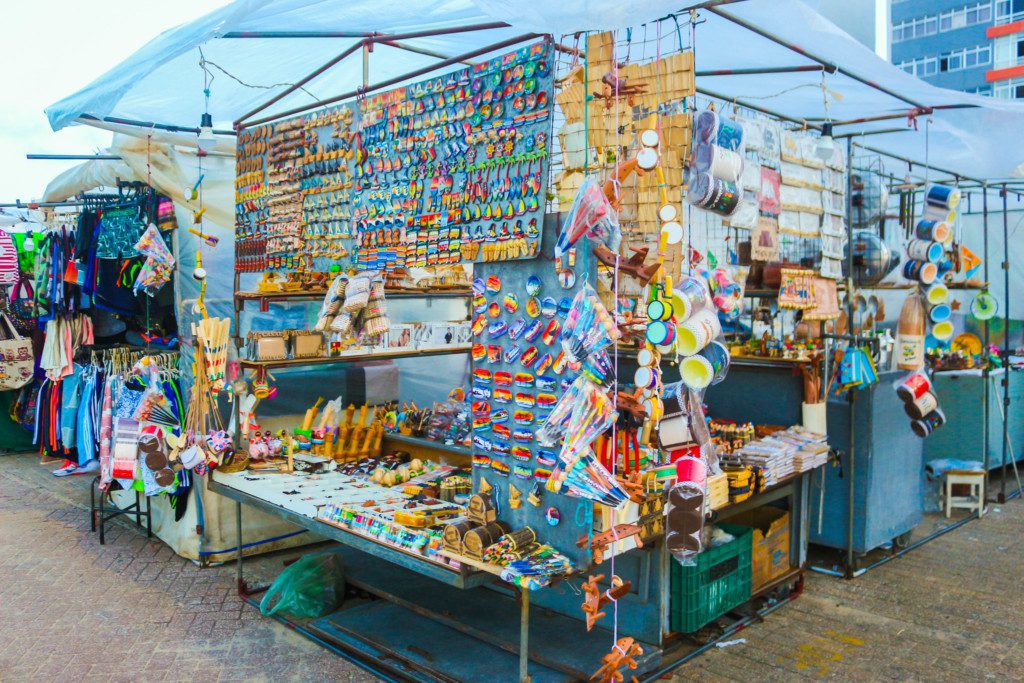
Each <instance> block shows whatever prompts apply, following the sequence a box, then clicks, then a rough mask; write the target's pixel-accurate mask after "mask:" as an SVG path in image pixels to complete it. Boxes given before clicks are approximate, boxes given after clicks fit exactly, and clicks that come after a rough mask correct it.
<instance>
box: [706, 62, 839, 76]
mask: <svg viewBox="0 0 1024 683" xmlns="http://www.w3.org/2000/svg"><path fill="white" fill-rule="evenodd" d="M802 71H825V72H828V73H830V74H832V73H835V72H836V70H835V67H834V66H831V65H829V64H802V65H800V66H755V67H750V68H746V69H709V70H707V71H695V72H694V74H693V75H694V76H695V77H696V76H758V75H761V74H786V73H799V72H802Z"/></svg>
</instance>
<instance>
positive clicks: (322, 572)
mask: <svg viewBox="0 0 1024 683" xmlns="http://www.w3.org/2000/svg"><path fill="white" fill-rule="evenodd" d="M275 596H276V597H278V600H277V602H276V603H274V604H273V605H271V603H273V602H274V598H275ZM344 599H345V571H344V568H343V567H342V564H341V557H339V556H338V554H337V553H331V552H326V553H316V554H315V555H306V556H305V557H303V558H302V559H300V560H299V561H298V562H296V563H295V564H293V565H291V566H290V567H288V568H287V569H285V570H284V571H283V572H281V575H280V576H278V577H277V578H276V579H275V580H274V583H273V584H271V586H270V588H269V589H268V590H267V593H266V595H264V596H263V600H261V601H260V612H261V613H262V614H263V616H268V615H270V614H275V613H277V612H282V613H284V614H287V615H288V616H290V617H321V616H323V615H325V614H328V613H330V612H334V611H335V610H337V609H338V608H339V607H340V606H341V603H342V602H343V601H344Z"/></svg>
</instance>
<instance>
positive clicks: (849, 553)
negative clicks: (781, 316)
mask: <svg viewBox="0 0 1024 683" xmlns="http://www.w3.org/2000/svg"><path fill="white" fill-rule="evenodd" d="M846 169H847V170H846V252H847V255H846V268H847V271H846V319H847V321H849V325H850V331H851V333H852V332H853V327H852V326H853V216H852V215H851V214H852V213H853V172H852V169H853V138H846ZM836 331H837V332H838V330H836ZM850 343H852V342H850ZM846 400H847V401H849V404H850V410H849V420H850V425H849V428H850V436H849V440H848V448H849V454H848V455H847V463H848V465H849V466H848V468H847V469H848V470H849V472H848V475H849V476H848V479H847V481H846V491H847V497H848V500H847V520H846V566H845V567H844V573H845V575H846V578H848V579H852V578H853V575H854V559H853V514H854V495H855V493H856V491H855V490H854V478H855V473H856V460H857V456H856V454H855V452H854V448H856V445H857V440H856V431H857V430H856V426H855V425H854V420H855V419H856V416H857V408H856V401H857V392H855V391H850V392H848V395H847V399H846Z"/></svg>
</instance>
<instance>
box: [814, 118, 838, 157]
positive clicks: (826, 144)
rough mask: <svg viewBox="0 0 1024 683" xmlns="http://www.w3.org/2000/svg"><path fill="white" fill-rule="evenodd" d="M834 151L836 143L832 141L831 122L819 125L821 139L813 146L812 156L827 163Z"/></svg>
mask: <svg viewBox="0 0 1024 683" xmlns="http://www.w3.org/2000/svg"><path fill="white" fill-rule="evenodd" d="M835 151H836V143H835V141H834V140H833V139H832V122H831V121H826V122H825V123H823V124H821V137H820V138H818V142H817V144H815V145H814V156H816V157H818V158H819V159H821V160H822V161H828V160H829V159H831V158H832V155H833V154H834V153H835Z"/></svg>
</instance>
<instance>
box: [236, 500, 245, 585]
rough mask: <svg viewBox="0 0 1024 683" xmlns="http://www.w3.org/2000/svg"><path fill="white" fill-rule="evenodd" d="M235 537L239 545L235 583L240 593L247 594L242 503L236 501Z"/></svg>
mask: <svg viewBox="0 0 1024 683" xmlns="http://www.w3.org/2000/svg"><path fill="white" fill-rule="evenodd" d="M235 538H236V540H237V541H238V547H237V548H236V549H235V584H236V585H237V586H238V594H239V595H245V594H246V586H245V579H243V578H242V504H241V503H240V502H238V501H235Z"/></svg>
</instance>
